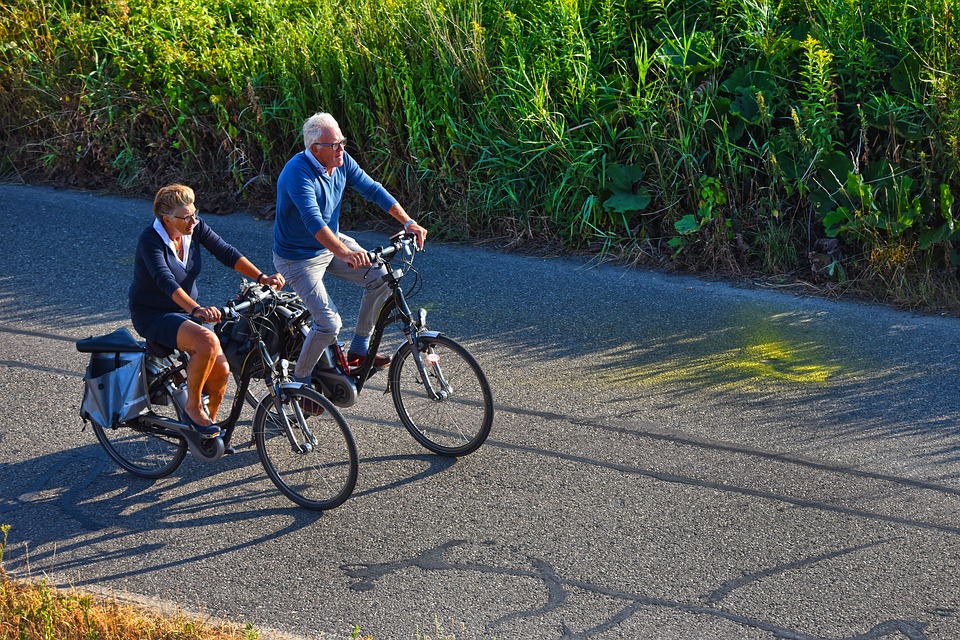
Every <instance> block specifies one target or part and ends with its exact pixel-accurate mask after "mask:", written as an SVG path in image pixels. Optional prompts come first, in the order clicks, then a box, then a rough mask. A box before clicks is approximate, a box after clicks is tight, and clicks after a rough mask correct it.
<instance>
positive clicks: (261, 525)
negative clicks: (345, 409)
mask: <svg viewBox="0 0 960 640" xmlns="http://www.w3.org/2000/svg"><path fill="white" fill-rule="evenodd" d="M240 444H241V446H240V447H239V448H238V453H236V454H234V455H229V456H225V457H223V458H221V460H220V461H218V462H216V463H213V464H209V463H200V462H198V461H195V460H193V459H192V458H191V457H189V456H188V458H187V460H186V461H185V462H184V464H183V465H182V466H181V467H180V468H179V469H178V470H177V471H175V472H174V473H173V474H172V475H171V476H169V477H167V478H163V479H160V480H156V481H150V480H145V479H142V478H138V477H136V476H133V475H132V474H130V473H127V472H125V471H123V470H121V469H119V468H117V467H116V465H115V464H114V463H113V462H112V461H111V460H110V459H109V458H108V457H107V455H106V453H105V452H104V451H103V450H102V449H101V447H100V445H99V444H97V443H91V444H89V445H85V446H82V447H78V448H74V449H71V450H68V451H63V452H57V453H52V454H49V455H45V456H40V457H37V458H33V459H30V460H26V461H24V462H17V463H0V477H3V478H5V481H4V485H5V487H4V490H3V496H2V499H0V523H2V524H9V525H10V526H11V531H10V540H9V546H8V548H6V549H5V552H4V555H3V561H4V566H5V568H6V569H7V570H9V571H10V572H11V574H12V575H18V574H25V575H37V574H40V573H43V574H53V573H56V574H57V575H60V576H84V575H89V572H88V571H86V570H87V569H88V568H90V567H94V566H95V567H97V570H96V573H97V574H98V575H97V577H96V578H83V579H80V578H73V579H72V580H71V585H73V586H83V585H89V584H97V583H99V582H103V581H109V580H115V579H129V578H131V577H134V576H138V575H143V574H151V573H155V572H161V571H164V570H167V569H170V568H171V567H176V566H188V565H191V564H193V563H202V562H205V561H210V560H216V559H217V558H219V557H222V556H227V555H229V554H231V553H233V552H243V551H244V550H246V549H249V548H251V546H255V545H258V544H261V543H268V542H270V541H274V540H277V539H279V538H283V537H284V536H287V535H290V534H295V533H296V532H298V531H300V530H302V529H305V528H308V527H310V526H311V525H314V524H316V523H318V522H320V521H322V520H324V519H326V518H328V517H335V518H336V517H339V516H338V515H337V512H338V511H339V512H340V513H344V512H345V511H346V510H349V508H350V501H351V500H355V499H356V498H358V497H362V496H364V495H370V494H373V493H377V492H382V491H392V490H395V489H397V488H399V487H402V486H404V485H407V484H411V483H416V482H420V481H422V480H424V479H425V478H428V477H430V476H432V475H435V474H437V473H440V472H442V471H443V470H445V469H447V468H449V467H450V466H451V465H452V464H454V461H453V460H452V459H447V458H442V457H440V456H435V455H429V454H415V455H393V456H382V457H377V458H368V459H365V460H363V461H362V464H383V463H394V462H396V461H399V460H402V461H407V462H410V461H412V462H415V463H418V464H422V465H423V469H422V470H421V471H419V472H418V473H415V474H412V475H410V476H407V477H402V478H399V477H395V478H393V479H392V480H391V481H390V482H389V483H385V484H382V485H378V486H373V487H369V488H367V489H365V490H363V491H360V492H357V493H355V494H354V496H351V498H350V499H349V500H348V501H347V502H346V503H345V504H344V505H342V506H340V507H338V509H337V510H333V511H330V512H317V511H310V510H307V509H303V508H300V507H298V506H297V505H295V504H293V503H292V502H290V501H289V500H288V499H287V498H285V497H284V496H283V495H281V494H280V493H279V491H278V490H277V489H276V487H275V486H274V485H273V483H272V482H270V480H269V479H268V478H267V476H266V474H265V473H264V472H263V469H262V467H261V465H260V461H259V457H258V455H257V453H256V451H255V448H253V447H245V446H242V439H241V443H240ZM11 479H14V480H12V481H11ZM195 541H200V542H199V543H197V544H191V543H193V542H195ZM158 553H159V554H160V555H159V556H156V555H153V554H158ZM149 557H160V558H167V559H169V560H168V561H161V562H152V563H147V564H144V563H143V559H144V558H149Z"/></svg>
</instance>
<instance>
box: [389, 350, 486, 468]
mask: <svg viewBox="0 0 960 640" xmlns="http://www.w3.org/2000/svg"><path fill="white" fill-rule="evenodd" d="M417 347H418V352H419V354H420V358H421V360H422V362H423V366H424V369H425V371H426V374H427V376H426V380H424V379H423V376H422V375H421V374H420V370H419V369H418V368H417V363H416V361H415V360H414V357H413V349H412V348H411V347H410V344H409V343H408V344H405V345H403V346H401V347H400V349H399V351H398V352H397V355H396V356H394V361H393V363H392V364H391V365H390V390H391V394H392V395H393V404H394V406H396V408H397V414H398V415H399V416H400V420H401V421H402V422H403V426H404V427H406V428H407V431H409V432H410V435H412V436H413V437H414V439H415V440H416V441H417V442H419V443H420V444H422V445H423V446H424V447H426V448H427V449H429V450H430V451H433V452H434V453H439V454H443V455H450V456H465V455H467V454H468V453H472V452H474V451H476V450H477V448H479V447H480V445H482V444H483V443H484V441H485V440H486V439H487V436H488V435H489V434H490V427H491V426H492V425H493V395H492V394H491V393H490V385H489V384H488V383H487V377H486V376H485V375H484V374H483V370H482V369H481V368H480V365H479V364H478V363H477V361H476V359H475V358H474V357H473V356H472V355H471V354H470V352H469V351H467V349H466V348H465V347H463V346H461V345H460V344H459V343H457V342H455V341H453V340H451V339H450V338H447V337H446V336H430V337H427V336H420V338H419V340H418V341H417ZM428 382H429V386H430V387H431V388H432V393H431V392H430V391H428V389H427V383H428Z"/></svg>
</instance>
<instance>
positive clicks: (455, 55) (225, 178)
mask: <svg viewBox="0 0 960 640" xmlns="http://www.w3.org/2000/svg"><path fill="white" fill-rule="evenodd" d="M958 9H960V0H916V1H915V2H912V3H907V2H902V1H901V2H898V1H895V0H872V1H867V0H780V1H779V2H772V1H771V0H710V1H706V0H704V1H699V2H698V1H693V2H687V1H679V0H538V1H537V2H531V1H530V0H376V1H373V0H356V1H355V2H350V3H329V2H324V3H321V2H316V1H315V0H139V1H138V2H127V1H126V0H10V1H9V2H7V3H4V4H3V5H2V6H0V36H2V37H0V88H2V89H0V122H2V125H3V126H2V129H0V174H5V175H8V176H11V175H16V176H18V177H20V178H22V179H25V180H60V181H63V180H66V181H68V182H69V183H71V184H74V185H76V186H79V187H84V188H104V189H109V190H120V191H125V192H131V193H143V194H150V193H152V192H153V190H154V189H155V188H156V187H157V186H158V185H160V184H164V183H167V182H170V181H172V180H187V181H189V182H190V183H191V184H192V185H193V186H194V187H195V188H196V189H197V190H198V192H199V193H200V194H204V195H202V199H201V204H202V205H204V204H205V203H204V201H203V198H206V200H207V203H206V204H205V206H206V208H207V209H221V210H226V209H231V208H236V207H239V206H248V207H249V206H253V207H261V206H263V205H264V204H265V203H268V202H270V201H272V197H273V196H272V192H271V189H272V185H273V180H274V179H275V177H276V176H277V174H278V172H279V170H280V168H281V167H282V166H283V163H284V162H285V161H286V159H287V158H288V157H289V156H290V155H291V154H292V153H293V152H294V151H295V150H296V149H297V148H298V147H299V144H300V141H299V129H300V125H301V123H302V122H303V120H304V119H305V117H307V116H308V115H310V114H311V113H313V112H314V111H317V110H329V111H331V112H333V113H334V115H335V116H337V118H338V119H339V120H340V121H341V123H342V124H343V128H344V131H345V133H346V134H347V136H348V137H351V138H352V139H353V140H354V143H353V144H352V145H351V148H350V149H351V152H352V153H354V154H355V155H357V156H359V159H360V161H361V163H362V164H364V165H365V166H366V167H367V168H368V169H370V170H371V173H373V174H374V175H376V176H377V177H378V178H380V179H381V180H382V181H383V182H384V183H385V184H386V185H387V186H388V187H389V188H390V189H391V190H393V191H394V192H395V193H397V194H399V195H401V196H402V197H401V200H402V201H403V202H404V203H405V204H406V205H407V206H408V208H409V209H410V210H411V211H412V212H414V213H415V215H416V216H417V217H418V219H421V220H422V221H424V222H426V223H428V224H429V225H430V228H431V230H432V231H433V232H434V233H436V234H438V235H439V236H440V237H444V238H448V239H460V240H477V239H489V238H499V239H506V240H505V242H509V244H510V245H511V246H523V245H527V246H529V245H532V244H543V243H550V244H551V245H555V246H560V245H562V246H564V247H566V248H567V249H568V250H574V251H588V252H592V253H595V254H600V255H603V256H607V257H614V258H617V259H622V260H626V261H630V262H635V263H644V264H655V265H671V266H675V267H679V268H690V269H697V270H703V271H719V272H722V273H730V274H741V275H747V276H754V275H765V276H783V277H785V278H787V279H801V280H813V281H815V282H817V283H818V284H821V285H822V284H828V285H830V286H832V287H833V289H834V290H837V291H841V290H845V289H854V290H856V291H857V292H859V293H861V294H867V295H870V296H873V297H875V298H877V299H882V300H885V301H887V302H892V303H896V304H901V305H907V306H911V307H924V308H928V309H934V308H940V309H947V310H950V311H953V312H958V311H960V290H958V287H957V284H956V268H957V266H958V264H960V254H958V252H957V251H956V248H955V245H956V243H957V241H958V240H960V228H958V227H960V223H958V217H960V211H958V206H960V205H957V204H956V199H957V196H958V195H960V90H958V86H960V57H958V56H957V51H960V22H958V20H960V15H958Z"/></svg>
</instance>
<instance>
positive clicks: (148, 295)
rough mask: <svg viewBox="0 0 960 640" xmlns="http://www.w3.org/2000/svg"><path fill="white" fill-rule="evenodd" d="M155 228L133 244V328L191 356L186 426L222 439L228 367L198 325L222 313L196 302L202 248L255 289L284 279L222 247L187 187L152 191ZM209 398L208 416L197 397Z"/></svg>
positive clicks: (278, 285)
mask: <svg viewBox="0 0 960 640" xmlns="http://www.w3.org/2000/svg"><path fill="white" fill-rule="evenodd" d="M153 215H154V220H153V224H152V225H150V226H149V227H147V228H146V229H145V230H144V232H143V233H142V234H140V240H139V242H138V243H137V253H136V257H135V260H134V267H133V283H132V284H131V285H130V292H129V305H130V316H131V319H132V321H133V327H134V328H135V329H136V330H137V332H138V333H139V334H140V335H141V336H143V337H144V338H145V339H146V340H147V341H148V342H152V343H155V344H158V345H160V346H162V347H167V348H169V349H172V348H177V349H179V350H181V351H184V352H186V353H187V354H188V355H189V356H190V361H189V363H188V364H187V403H186V415H185V416H184V419H185V421H186V422H187V424H189V425H191V426H192V427H193V428H194V429H196V430H197V432H199V433H200V434H201V435H202V436H204V437H208V438H214V437H216V436H218V435H220V427H218V426H217V424H216V418H217V410H218V409H219V408H220V404H221V402H222V401H223V394H224V392H225V391H226V387H227V379H228V378H229V375H230V366H229V365H228V364H227V359H226V357H225V356H224V355H223V351H222V350H221V349H220V341H219V340H218V339H217V336H216V335H215V334H214V333H213V331H211V330H210V329H208V328H206V327H205V326H203V323H216V322H219V321H220V309H219V308H218V307H216V306H207V307H205V306H202V305H201V304H200V303H199V302H197V299H198V297H199V292H198V291H197V277H198V276H199V275H200V268H201V255H202V254H201V252H200V247H201V246H202V247H204V248H205V249H206V250H207V251H209V252H210V253H211V254H212V255H213V257H214V258H216V259H217V260H218V261H220V262H222V263H223V264H225V265H226V266H228V267H230V268H232V269H235V270H236V271H237V272H238V273H240V274H242V275H245V276H247V277H248V278H251V279H256V281H257V282H259V283H261V284H267V285H270V286H272V287H276V288H278V289H279V288H281V287H283V285H284V280H283V276H281V275H280V274H279V273H277V274H274V275H272V276H268V275H265V274H264V273H263V272H261V271H260V270H259V269H257V267H255V266H254V265H253V263H252V262H250V261H249V260H248V259H246V258H245V257H244V256H243V254H241V253H240V251H239V250H237V249H236V248H234V247H233V246H231V245H229V244H227V243H226V242H225V241H224V240H223V239H221V238H220V236H218V235H217V234H216V233H214V231H213V229H211V228H210V226H209V225H207V224H206V222H204V221H203V220H201V219H200V216H198V215H197V209H196V207H195V206H194V193H193V190H192V189H191V188H190V187H187V186H184V185H181V184H173V185H169V186H166V187H163V188H162V189H160V190H159V191H158V192H157V195H156V198H154V201H153ZM204 393H206V394H207V395H208V397H209V402H208V409H209V414H208V413H207V412H206V411H205V410H204V407H203V402H202V394H204Z"/></svg>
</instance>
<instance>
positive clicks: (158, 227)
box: [153, 218, 192, 268]
mask: <svg viewBox="0 0 960 640" xmlns="http://www.w3.org/2000/svg"><path fill="white" fill-rule="evenodd" d="M153 229H154V230H155V231H156V232H157V233H159V234H160V237H161V238H163V243H164V244H165V245H167V246H168V247H170V249H171V250H172V251H173V257H174V258H176V259H177V262H179V263H180V266H181V267H183V268H186V267H187V257H188V256H189V255H190V241H191V239H192V236H188V235H186V234H184V235H182V236H180V241H181V242H183V259H182V260H181V259H180V255H179V254H178V253H177V246H176V245H175V244H173V240H171V239H170V234H168V233H167V230H166V229H164V228H163V225H162V224H161V223H160V218H154V219H153Z"/></svg>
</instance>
